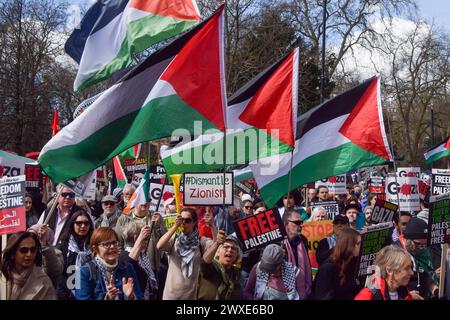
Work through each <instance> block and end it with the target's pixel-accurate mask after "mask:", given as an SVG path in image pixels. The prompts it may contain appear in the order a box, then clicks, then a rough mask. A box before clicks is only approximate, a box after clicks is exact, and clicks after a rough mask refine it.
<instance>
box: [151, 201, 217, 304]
mask: <svg viewBox="0 0 450 320" xmlns="http://www.w3.org/2000/svg"><path fill="white" fill-rule="evenodd" d="M197 220H198V219H197V213H196V212H195V210H194V209H193V208H183V209H182V210H181V214H180V215H179V216H178V217H177V219H176V220H175V223H174V225H173V226H172V228H170V229H169V231H167V232H166V234H164V235H163V236H162V237H161V239H159V241H158V244H157V245H156V247H157V248H158V250H162V251H165V252H167V254H168V256H169V269H168V270H167V278H166V284H165V287H164V293H163V300H194V299H196V297H197V286H198V276H199V271H200V262H201V258H202V256H203V253H204V252H205V251H206V250H207V249H208V248H209V246H210V245H211V244H212V242H213V240H211V239H208V238H205V237H200V236H199V234H198V230H197ZM181 226H183V231H182V232H181V233H179V235H178V236H175V233H176V231H177V229H178V228H179V227H181ZM213 238H214V240H215V238H216V234H213Z"/></svg>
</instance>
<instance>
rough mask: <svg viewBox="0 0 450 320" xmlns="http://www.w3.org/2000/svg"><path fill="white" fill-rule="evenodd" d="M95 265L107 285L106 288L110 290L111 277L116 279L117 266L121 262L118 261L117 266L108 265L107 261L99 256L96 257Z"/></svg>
mask: <svg viewBox="0 0 450 320" xmlns="http://www.w3.org/2000/svg"><path fill="white" fill-rule="evenodd" d="M94 263H95V264H96V265H97V267H98V270H99V272H100V275H101V277H102V279H103V282H104V284H105V288H108V285H109V280H110V279H111V277H113V278H114V272H115V271H116V270H117V265H118V264H119V261H116V263H115V264H108V263H106V261H105V260H103V259H102V258H100V257H99V256H95V257H94ZM118 299H119V296H117V297H116V300H118Z"/></svg>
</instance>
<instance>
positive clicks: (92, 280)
mask: <svg viewBox="0 0 450 320" xmlns="http://www.w3.org/2000/svg"><path fill="white" fill-rule="evenodd" d="M91 250H92V261H89V262H87V263H86V264H85V265H83V266H82V267H81V269H80V275H79V278H80V287H79V288H76V289H75V298H76V299H77V300H141V299H142V298H143V295H142V292H141V289H140V284H139V280H138V279H137V276H136V272H135V271H134V269H133V266H132V265H131V264H130V263H128V262H127V261H124V260H119V239H118V236H117V234H116V233H115V232H114V230H113V229H112V228H109V227H100V228H98V229H95V230H94V232H93V233H92V237H91Z"/></svg>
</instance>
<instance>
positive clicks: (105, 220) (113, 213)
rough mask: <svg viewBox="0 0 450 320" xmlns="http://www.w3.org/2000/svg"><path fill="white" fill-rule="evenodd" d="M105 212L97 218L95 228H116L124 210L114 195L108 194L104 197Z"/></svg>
mask: <svg viewBox="0 0 450 320" xmlns="http://www.w3.org/2000/svg"><path fill="white" fill-rule="evenodd" d="M102 209H103V213H102V214H101V215H100V217H99V218H98V219H97V220H95V228H99V227H110V228H114V227H115V226H116V224H117V219H119V217H120V215H121V214H122V212H121V211H120V209H119V208H118V206H117V198H116V197H115V196H113V195H106V196H104V197H103V198H102Z"/></svg>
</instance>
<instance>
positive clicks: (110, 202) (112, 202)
mask: <svg viewBox="0 0 450 320" xmlns="http://www.w3.org/2000/svg"><path fill="white" fill-rule="evenodd" d="M102 203H103V204H104V205H105V206H113V205H115V204H116V203H115V202H114V201H104V202H102Z"/></svg>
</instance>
